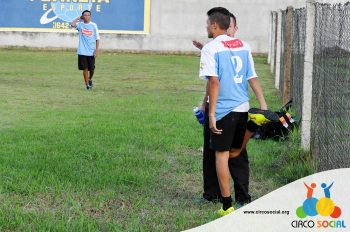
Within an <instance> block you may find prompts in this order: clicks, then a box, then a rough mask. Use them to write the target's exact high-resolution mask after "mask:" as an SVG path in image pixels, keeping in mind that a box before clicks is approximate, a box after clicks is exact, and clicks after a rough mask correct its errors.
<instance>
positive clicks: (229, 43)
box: [221, 39, 243, 48]
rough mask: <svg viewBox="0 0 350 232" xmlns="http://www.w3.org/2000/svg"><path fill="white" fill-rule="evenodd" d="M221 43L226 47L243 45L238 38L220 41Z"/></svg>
mask: <svg viewBox="0 0 350 232" xmlns="http://www.w3.org/2000/svg"><path fill="white" fill-rule="evenodd" d="M221 43H222V44H223V45H224V46H225V47H227V48H241V47H243V43H242V41H241V40H240V39H233V40H228V41H221Z"/></svg>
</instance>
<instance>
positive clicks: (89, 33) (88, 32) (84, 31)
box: [81, 28, 94, 36]
mask: <svg viewBox="0 0 350 232" xmlns="http://www.w3.org/2000/svg"><path fill="white" fill-rule="evenodd" d="M81 33H82V34H83V35H85V36H92V35H93V34H94V32H93V31H91V30H88V29H84V28H83V29H82V30H81Z"/></svg>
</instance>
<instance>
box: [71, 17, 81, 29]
mask: <svg viewBox="0 0 350 232" xmlns="http://www.w3.org/2000/svg"><path fill="white" fill-rule="evenodd" d="M80 20H81V16H79V17H77V18H76V19H74V20H73V22H71V23H70V25H71V27H74V28H76V27H77V23H78V22H80Z"/></svg>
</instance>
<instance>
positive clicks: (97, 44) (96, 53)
mask: <svg viewBox="0 0 350 232" xmlns="http://www.w3.org/2000/svg"><path fill="white" fill-rule="evenodd" d="M99 48H100V40H96V49H95V52H94V56H95V58H96V57H97V56H98V53H99Z"/></svg>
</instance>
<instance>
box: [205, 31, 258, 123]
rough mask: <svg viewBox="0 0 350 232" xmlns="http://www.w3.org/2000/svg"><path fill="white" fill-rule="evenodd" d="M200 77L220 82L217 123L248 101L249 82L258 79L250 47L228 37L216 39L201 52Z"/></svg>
mask: <svg viewBox="0 0 350 232" xmlns="http://www.w3.org/2000/svg"><path fill="white" fill-rule="evenodd" d="M199 76H200V77H203V78H205V79H207V78H208V77H210V76H214V77H217V78H218V79H219V82H220V84H219V95H218V100H217V104H216V111H215V117H216V120H217V121H218V120H220V119H222V118H223V117H224V116H225V115H227V114H229V113H230V112H231V111H234V109H236V108H237V107H239V106H241V105H244V104H245V103H248V102H249V90H248V80H249V79H251V78H255V77H257V75H256V73H255V69H254V61H253V58H252V54H251V50H250V47H249V45H248V44H247V43H245V42H244V41H242V40H240V39H236V38H232V37H229V36H227V35H220V36H218V37H216V38H215V39H214V40H213V41H211V42H210V43H208V44H206V45H205V46H204V47H203V49H202V51H201V63H200V71H199ZM209 104H210V103H209Z"/></svg>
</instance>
